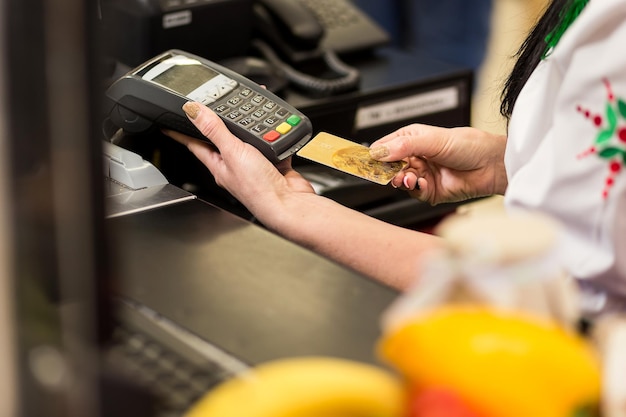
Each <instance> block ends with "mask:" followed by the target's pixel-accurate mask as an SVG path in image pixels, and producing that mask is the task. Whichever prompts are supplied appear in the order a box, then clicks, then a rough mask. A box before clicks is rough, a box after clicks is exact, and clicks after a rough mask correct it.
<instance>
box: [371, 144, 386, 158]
mask: <svg viewBox="0 0 626 417" xmlns="http://www.w3.org/2000/svg"><path fill="white" fill-rule="evenodd" d="M370 156H371V157H372V158H374V159H380V158H384V157H385V156H389V148H387V147H386V146H376V147H374V148H371V149H370Z"/></svg>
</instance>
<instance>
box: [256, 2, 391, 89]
mask: <svg viewBox="0 0 626 417" xmlns="http://www.w3.org/2000/svg"><path fill="white" fill-rule="evenodd" d="M253 11H254V17H255V19H254V20H255V26H256V27H255V34H256V36H255V38H256V39H255V40H253V42H252V45H253V47H254V48H255V49H256V50H257V51H258V52H259V53H260V54H261V55H262V56H263V57H264V58H265V59H266V60H268V61H269V62H270V63H271V64H273V65H274V66H277V67H279V68H280V69H281V70H282V71H283V72H284V73H285V75H286V76H287V78H288V79H289V81H290V82H291V83H294V84H296V85H298V86H300V87H302V88H304V89H305V90H308V91H313V92H321V93H335V92H340V91H345V90H349V89H352V88H354V87H356V86H357V85H358V80H359V74H358V71H357V70H356V69H354V68H352V67H350V66H349V65H346V64H345V63H344V62H343V61H342V60H341V59H340V58H339V55H343V54H350V53H356V52H361V51H365V50H370V49H372V48H374V47H377V46H381V45H384V44H386V43H388V42H389V40H390V36H389V35H388V34H387V33H386V32H385V31H384V30H383V29H382V28H381V27H380V26H379V25H378V24H377V23H375V22H374V21H373V20H372V19H370V18H369V16H367V15H366V14H365V13H363V12H362V11H361V10H359V9H358V8H357V7H356V6H355V5H354V4H353V3H352V2H351V1H350V0H255V2H254V5H253ZM314 60H322V61H324V62H325V64H326V67H327V69H330V70H331V72H332V73H334V74H333V75H332V76H331V77H330V78H322V77H320V76H313V75H310V74H308V73H304V72H303V71H302V68H303V67H304V66H308V67H310V66H311V65H310V63H311V61H314ZM326 72H327V71H326Z"/></svg>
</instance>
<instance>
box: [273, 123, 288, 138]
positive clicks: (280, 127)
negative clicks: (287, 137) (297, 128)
mask: <svg viewBox="0 0 626 417" xmlns="http://www.w3.org/2000/svg"><path fill="white" fill-rule="evenodd" d="M276 130H277V131H278V132H280V133H281V134H283V135H284V134H285V133H287V132H289V131H290V130H291V125H290V124H289V123H285V122H282V123H281V124H279V125H278V127H276Z"/></svg>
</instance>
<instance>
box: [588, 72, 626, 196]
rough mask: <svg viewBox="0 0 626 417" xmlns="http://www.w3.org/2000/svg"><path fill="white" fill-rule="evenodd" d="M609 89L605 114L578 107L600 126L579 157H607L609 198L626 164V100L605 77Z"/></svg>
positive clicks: (604, 190) (606, 181)
mask: <svg viewBox="0 0 626 417" xmlns="http://www.w3.org/2000/svg"><path fill="white" fill-rule="evenodd" d="M602 81H603V82H604V86H605V87H606V91H607V103H606V107H605V114H604V116H603V115H601V114H597V113H595V114H594V113H593V112H591V111H590V110H588V109H584V108H582V107H581V106H578V107H577V110H578V112H579V113H582V114H583V115H584V116H585V118H586V119H588V120H591V122H592V123H593V125H594V126H596V127H597V128H598V135H597V136H596V138H595V140H594V143H593V145H592V146H591V147H589V148H587V149H585V150H584V151H583V152H581V153H580V154H579V155H578V159H581V158H585V157H587V156H589V155H592V154H595V155H598V156H599V157H600V158H602V159H605V160H606V161H607V162H608V164H609V167H608V168H609V172H608V174H607V176H606V179H605V181H604V189H603V190H602V197H603V198H607V197H608V196H609V191H610V189H611V187H612V186H613V184H615V177H616V176H617V174H618V173H620V172H621V171H622V169H623V167H624V165H626V102H624V100H622V99H621V98H616V97H615V94H613V90H612V89H611V84H610V83H609V80H607V79H603V80H602Z"/></svg>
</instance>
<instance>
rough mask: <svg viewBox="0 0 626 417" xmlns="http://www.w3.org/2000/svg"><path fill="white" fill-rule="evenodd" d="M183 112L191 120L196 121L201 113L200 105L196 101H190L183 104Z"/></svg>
mask: <svg viewBox="0 0 626 417" xmlns="http://www.w3.org/2000/svg"><path fill="white" fill-rule="evenodd" d="M183 111H184V112H185V114H186V115H187V116H189V118H190V119H191V120H195V119H196V117H198V114H199V113H200V105H199V104H198V103H196V102H195V101H188V102H186V103H185V104H183Z"/></svg>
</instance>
